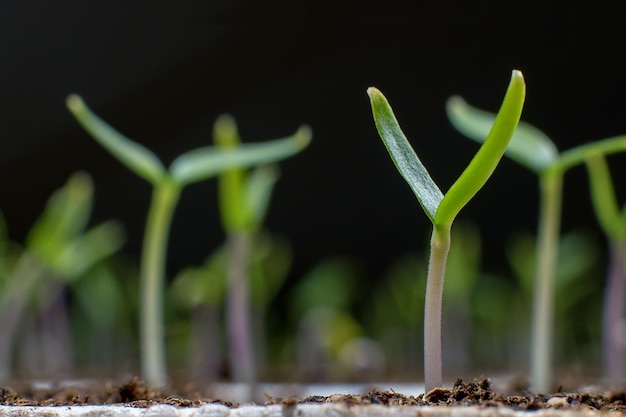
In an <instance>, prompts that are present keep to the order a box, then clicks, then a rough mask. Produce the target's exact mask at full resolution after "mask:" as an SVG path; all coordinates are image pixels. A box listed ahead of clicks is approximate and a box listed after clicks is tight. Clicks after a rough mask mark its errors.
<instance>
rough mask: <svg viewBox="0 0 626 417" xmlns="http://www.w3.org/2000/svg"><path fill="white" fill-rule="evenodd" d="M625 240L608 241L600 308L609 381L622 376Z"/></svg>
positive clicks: (605, 371) (604, 354) (603, 354)
mask: <svg viewBox="0 0 626 417" xmlns="http://www.w3.org/2000/svg"><path fill="white" fill-rule="evenodd" d="M625 261H626V242H625V241H623V240H621V241H620V240H618V241H613V242H611V260H610V266H609V272H608V274H607V278H606V287H605V290H604V303H603V306H602V308H603V311H602V359H603V361H604V363H603V365H604V377H605V378H608V381H609V382H611V383H618V382H621V381H622V380H623V379H624V335H623V331H622V323H623V320H624V292H625V291H626V282H625V280H626V276H624V270H625V265H624V264H625Z"/></svg>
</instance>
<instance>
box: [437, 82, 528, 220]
mask: <svg viewBox="0 0 626 417" xmlns="http://www.w3.org/2000/svg"><path fill="white" fill-rule="evenodd" d="M525 94H526V85H525V83H524V77H523V75H522V73H521V72H520V71H517V70H516V71H513V74H512V75H511V82H510V83H509V88H508V89H507V92H506V95H505V96H504V101H503V102H502V106H501V107H500V111H499V112H498V115H497V116H496V120H495V122H494V124H493V126H492V128H491V131H490V132H489V135H488V136H487V139H486V140H485V143H483V145H482V146H481V147H480V149H479V150H478V152H477V153H476V155H475V156H474V158H473V159H472V161H471V162H470V163H469V165H468V166H467V168H465V171H463V173H462V174H461V176H460V177H459V178H458V179H457V180H456V182H455V183H454V184H452V187H450V190H448V192H447V193H446V195H445V196H444V197H443V200H441V203H440V204H439V208H438V209H437V214H436V216H435V226H441V227H444V228H449V227H450V226H451V225H452V222H453V221H454V218H455V217H456V216H457V214H458V213H459V211H460V210H461V209H462V208H463V207H464V206H465V205H466V204H467V203H468V202H469V201H470V200H471V199H472V198H473V197H474V195H476V193H477V192H478V190H480V188H482V186H483V185H484V184H485V182H487V179H489V177H490V176H491V174H492V173H493V171H494V170H495V169H496V166H497V165H498V162H500V159H501V158H502V155H503V154H504V151H505V150H506V148H507V145H508V144H509V141H510V139H511V137H512V136H513V132H514V131H515V128H516V127H517V124H518V122H519V119H520V117H521V115H522V108H523V106H524V97H525Z"/></svg>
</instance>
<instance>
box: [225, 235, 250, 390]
mask: <svg viewBox="0 0 626 417" xmlns="http://www.w3.org/2000/svg"><path fill="white" fill-rule="evenodd" d="M249 238H250V236H249V234H248V233H247V232H244V231H239V232H230V233H229V234H228V242H227V243H228V292H227V294H228V295H227V297H228V299H227V303H228V304H227V321H228V331H229V333H230V334H229V336H230V337H229V340H230V343H231V346H230V369H231V372H232V376H233V379H234V380H235V381H237V382H245V383H247V384H249V387H250V394H251V395H253V394H254V387H255V383H256V367H255V362H254V349H253V346H252V332H251V325H250V294H249V292H250V283H249V272H248V251H249V245H250V240H249Z"/></svg>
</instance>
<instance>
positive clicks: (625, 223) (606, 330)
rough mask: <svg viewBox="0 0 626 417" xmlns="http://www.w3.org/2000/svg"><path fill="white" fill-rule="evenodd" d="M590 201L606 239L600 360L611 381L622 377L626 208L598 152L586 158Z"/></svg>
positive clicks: (602, 157) (625, 276)
mask: <svg viewBox="0 0 626 417" xmlns="http://www.w3.org/2000/svg"><path fill="white" fill-rule="evenodd" d="M586 162H587V163H586V165H587V171H588V173H589V182H590V186H591V201H592V202H593V208H594V211H595V213H596V217H597V218H598V223H600V226H601V228H602V230H603V231H604V234H605V235H606V237H607V239H608V241H609V247H610V258H609V268H608V270H607V274H606V275H607V277H606V284H605V292H604V294H605V295H604V304H603V311H602V359H603V367H604V372H603V373H604V376H605V377H606V378H607V379H608V380H609V381H610V382H612V383H617V382H620V381H622V380H623V378H624V346H625V343H624V342H625V340H626V339H625V338H624V321H625V318H624V313H625V311H626V309H625V299H624V297H625V296H626V207H624V208H623V209H622V210H621V211H620V210H619V208H618V205H617V198H616V196H615V188H614V186H613V180H612V179H611V174H610V172H609V167H608V165H607V163H606V159H605V158H604V156H603V155H602V154H600V153H598V154H595V155H590V156H589V157H588V158H587V161H586Z"/></svg>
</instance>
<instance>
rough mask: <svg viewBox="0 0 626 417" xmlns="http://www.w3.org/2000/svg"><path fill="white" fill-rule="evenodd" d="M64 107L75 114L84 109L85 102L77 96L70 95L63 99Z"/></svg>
mask: <svg viewBox="0 0 626 417" xmlns="http://www.w3.org/2000/svg"><path fill="white" fill-rule="evenodd" d="M65 105H66V106H67V108H68V109H70V110H71V111H72V112H77V111H80V110H81V109H83V108H84V107H85V102H84V101H83V99H82V98H81V97H80V96H79V95H78V94H70V95H69V96H67V98H66V99H65Z"/></svg>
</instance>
